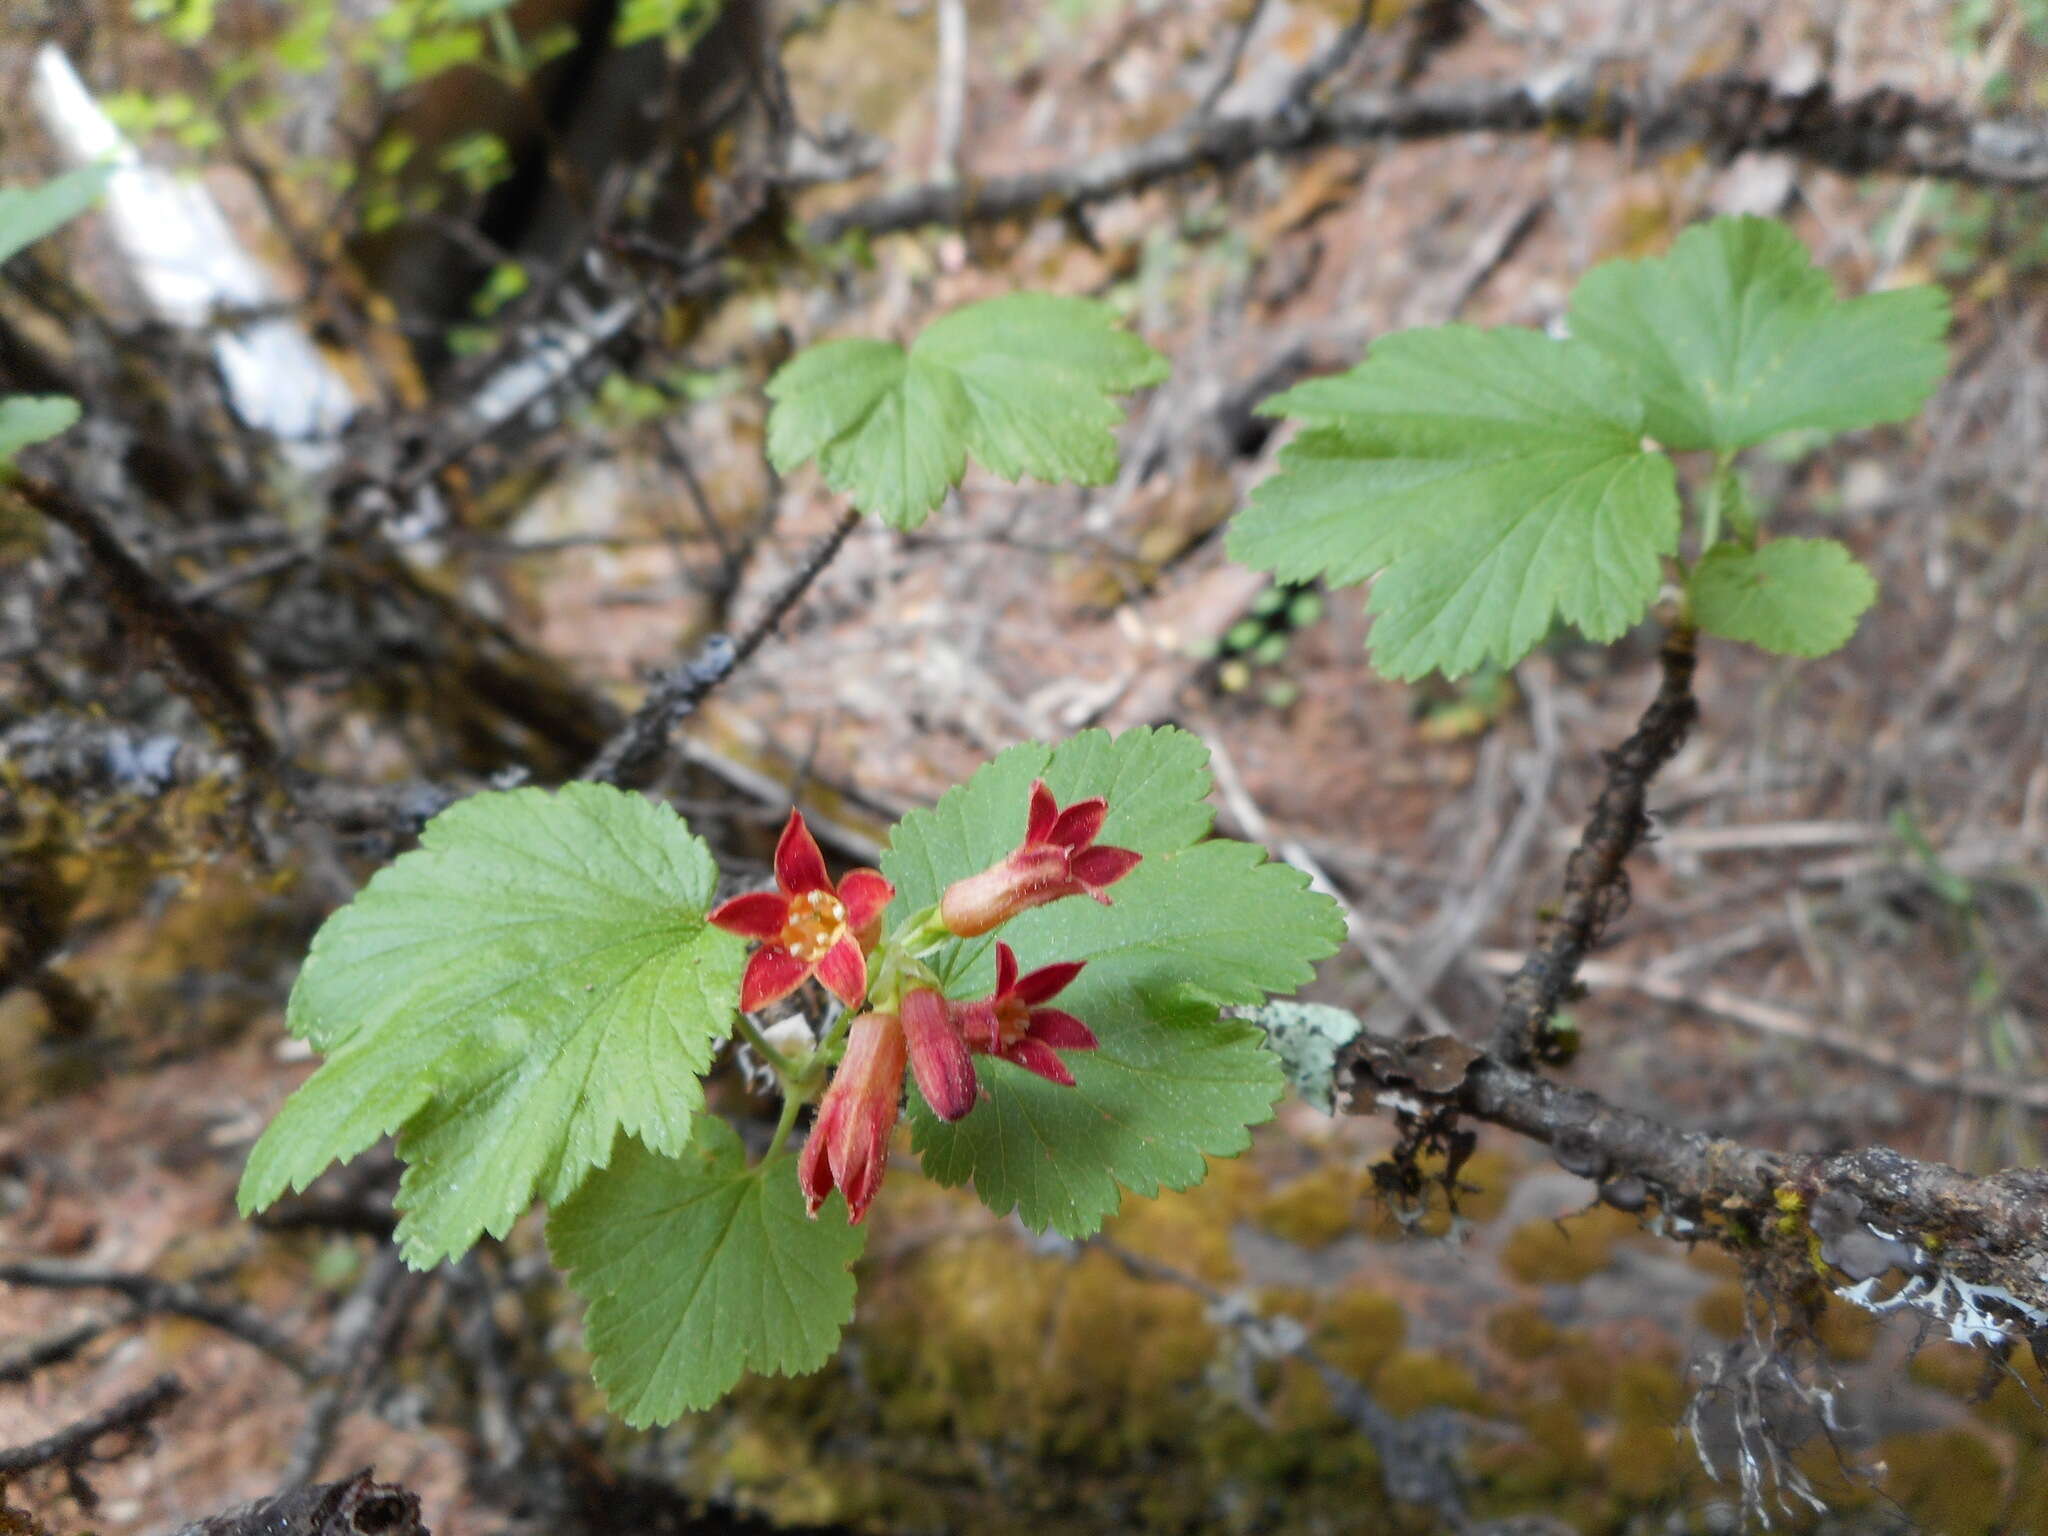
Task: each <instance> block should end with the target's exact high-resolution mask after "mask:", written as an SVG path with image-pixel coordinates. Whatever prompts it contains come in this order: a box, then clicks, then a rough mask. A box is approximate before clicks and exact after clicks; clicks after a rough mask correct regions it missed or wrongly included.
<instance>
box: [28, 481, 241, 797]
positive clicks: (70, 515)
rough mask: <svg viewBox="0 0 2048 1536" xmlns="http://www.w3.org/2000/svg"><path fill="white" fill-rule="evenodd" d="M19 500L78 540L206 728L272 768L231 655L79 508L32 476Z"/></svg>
mask: <svg viewBox="0 0 2048 1536" xmlns="http://www.w3.org/2000/svg"><path fill="white" fill-rule="evenodd" d="M12 489H13V491H14V493H15V494H16V495H18V496H19V497H21V499H22V500H23V501H25V502H27V503H28V504H29V505H30V506H31V507H34V508H35V509H36V511H38V512H40V513H41V514H42V515H43V516H44V517H46V518H48V519H49V520H50V521H51V522H53V523H55V524H56V525H57V526H58V527H60V528H62V529H64V530H65V532H67V533H69V534H70V535H71V536H72V537H73V538H75V539H77V540H78V542H79V544H80V546H81V547H82V548H83V549H84V551H85V555H86V560H87V562H88V563H89V564H90V565H91V567H92V570H93V574H94V575H95V576H97V577H98V578H99V582H100V585H101V586H102V588H104V589H105V591H106V593H107V596H108V599H109V600H110V601H111V602H112V604H113V606H114V610H115V612H117V613H118V614H119V615H120V616H121V620H122V622H123V623H125V624H126V625H127V626H128V627H129V628H130V629H131V630H132V631H133V632H135V633H136V634H138V635H140V636H142V637H143V638H144V639H146V640H147V641H148V642H149V643H150V645H151V647H152V648H153V649H154V650H155V652H156V654H157V659H158V661H159V662H160V663H161V664H162V666H163V668H164V671H165V674H166V675H167V676H168V677H169V678H170V680H171V683H172V685H173V686H174V687H176V689H177V690H178V692H179V693H181V694H183V695H184V696H185V698H186V699H187V700H188V701H190V703H191V704H192V706H193V708H195V709H196V710H198V711H199V716H200V718H201V719H202V720H204V721H205V722H206V724H207V727H208V728H209V729H210V730H211V731H212V732H213V733H214V734H215V735H216V736H217V737H219V738H220V741H221V743H222V744H223V745H224V746H226V747H227V748H228V749H229V750H230V751H233V752H235V753H237V754H239V755H240V756H241V758H242V759H243V761H244V762H246V763H248V764H249V765H250V767H252V768H257V769H264V768H269V767H271V766H272V765H274V764H275V763H276V761H277V748H276V746H275V745H274V744H273V743H272V741H271V739H270V733H269V731H267V730H265V729H264V726H263V721H262V719H261V718H260V717H259V715H258V714H257V709H256V697H255V695H254V693H252V692H251V691H250V688H249V684H248V681H247V679H245V678H244V677H243V676H242V669H241V665H240V663H239V662H237V661H236V659H235V655H234V652H233V651H232V650H230V649H229V647H228V645H227V644H226V642H225V641H224V640H222V639H221V637H220V636H219V635H218V634H216V633H215V632H214V631H213V630H212V629H211V628H209V627H208V626H206V625H205V624H203V623H202V622H201V621H200V620H199V619H198V618H196V617H195V616H194V615H193V613H192V612H191V610H190V609H189V608H188V607H187V606H186V605H185V604H184V603H182V602H180V601H179V600H178V598H177V597H176V595H175V594H173V593H172V591H171V589H170V588H169V587H167V586H166V585H165V584H164V583H163V582H161V581H160V580H158V579H157V577H156V576H155V575H154V574H153V573H152V572H151V571H150V570H149V569H148V567H146V566H144V565H143V564H142V562H141V561H139V560H137V559H136V558H135V557H134V556H133V555H131V554H129V553H128V547H127V546H126V545H125V544H123V543H122V542H121V540H120V538H119V537H118V536H117V535H116V534H115V533H114V531H113V530H112V529H111V528H109V527H108V526H107V524H106V522H105V521H104V520H103V519H102V518H101V517H100V515H99V514H98V513H97V512H95V511H94V510H93V509H92V508H91V507H89V506H87V505H86V504H85V502H84V501H82V500H80V499H79V498H78V497H76V496H73V495H72V494H71V493H70V492H69V491H67V490H65V489H63V488H62V487H61V486H58V485H54V484H52V483H51V482H50V481H47V480H39V479H37V478H35V477H34V476H32V475H19V476H17V477H16V478H15V479H14V481H13V485H12Z"/></svg>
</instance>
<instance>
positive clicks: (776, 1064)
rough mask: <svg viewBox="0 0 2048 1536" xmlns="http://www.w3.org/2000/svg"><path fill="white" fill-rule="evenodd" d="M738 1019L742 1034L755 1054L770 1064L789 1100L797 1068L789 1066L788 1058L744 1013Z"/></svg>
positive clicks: (784, 1095)
mask: <svg viewBox="0 0 2048 1536" xmlns="http://www.w3.org/2000/svg"><path fill="white" fill-rule="evenodd" d="M738 1017H739V1024H740V1034H741V1035H742V1036H744V1037H745V1038H746V1042H747V1044H748V1045H751V1046H752V1047H753V1048H754V1051H755V1053H756V1054H757V1055H759V1056H760V1058H761V1059H762V1060H763V1061H765V1062H767V1063H768V1066H769V1069H770V1070H771V1071H773V1072H774V1074H775V1081H776V1082H777V1083H778V1084H779V1085H780V1086H781V1088H782V1093H783V1097H784V1098H787V1097H788V1096H789V1091H790V1089H791V1088H792V1087H793V1086H795V1084H796V1076H797V1074H796V1068H794V1067H792V1066H791V1065H790V1064H789V1058H788V1057H787V1056H785V1055H783V1054H782V1052H780V1051H778V1050H777V1049H775V1047H774V1046H772V1045H770V1044H769V1043H768V1037H767V1036H766V1035H764V1034H762V1033H761V1031H760V1029H759V1028H758V1027H757V1026H756V1025H755V1023H754V1021H753V1020H752V1019H750V1018H748V1017H747V1016H746V1015H745V1014H744V1013H743V1014H740V1015H739V1016H738Z"/></svg>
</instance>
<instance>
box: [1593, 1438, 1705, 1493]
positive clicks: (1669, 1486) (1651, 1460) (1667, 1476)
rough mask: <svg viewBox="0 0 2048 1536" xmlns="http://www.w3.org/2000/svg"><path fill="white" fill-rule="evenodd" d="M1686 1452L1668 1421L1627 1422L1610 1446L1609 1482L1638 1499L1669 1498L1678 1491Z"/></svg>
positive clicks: (1608, 1449) (1608, 1462)
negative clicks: (1658, 1424)
mask: <svg viewBox="0 0 2048 1536" xmlns="http://www.w3.org/2000/svg"><path fill="white" fill-rule="evenodd" d="M1685 1454H1687V1452H1686V1448H1685V1447H1684V1445H1683V1444H1681V1443H1680V1441H1679V1438H1678V1435H1677V1433H1676V1432H1675V1431H1674V1430H1673V1429H1672V1428H1671V1426H1669V1425H1668V1424H1667V1425H1664V1426H1662V1427H1661V1428H1660V1427H1659V1426H1657V1425H1654V1424H1624V1425H1623V1426H1622V1427H1621V1428H1620V1429H1618V1430H1616V1431H1615V1434H1614V1438H1613V1440H1611V1441H1610V1442H1609V1443H1608V1446H1607V1484H1608V1486H1609V1487H1610V1488H1612V1489H1613V1490H1614V1491H1615V1493H1617V1494H1619V1495H1620V1496H1621V1497H1622V1498H1624V1499H1629V1500H1632V1501H1634V1502H1636V1503H1643V1504H1647V1503H1651V1502H1654V1501H1657V1500H1662V1499H1667V1498H1669V1497H1670V1496H1671V1495H1673V1494H1675V1493H1677V1492H1678V1491H1679V1488H1680V1484H1681V1473H1682V1472H1683V1470H1684V1466H1685V1463H1684V1461H1683V1460H1682V1459H1681V1458H1682V1457H1683V1456H1684V1455H1685Z"/></svg>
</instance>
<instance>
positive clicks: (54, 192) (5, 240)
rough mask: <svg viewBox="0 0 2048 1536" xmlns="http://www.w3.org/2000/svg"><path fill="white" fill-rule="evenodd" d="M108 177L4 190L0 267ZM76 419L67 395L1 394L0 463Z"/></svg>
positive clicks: (94, 173)
mask: <svg viewBox="0 0 2048 1536" xmlns="http://www.w3.org/2000/svg"><path fill="white" fill-rule="evenodd" d="M109 174H110V172H109V170H108V168H107V167H105V166H98V165H94V166H87V167H86V168H85V169H83V170H77V171H73V172H71V173H70V174H69V175H65V176H59V177H57V178H56V179H55V180H54V181H46V182H44V183H43V184H42V185H41V186H39V187H5V188H0V263H4V262H6V261H8V260H10V259H12V258H13V257H14V256H15V255H17V254H19V253H20V252H21V250H22V249H23V248H24V247H27V246H30V245H33V244H34V243H35V242H36V241H38V240H40V239H42V238H43V236H45V235H47V234H51V233H53V232H54V231H56V230H57V229H59V228H61V227H62V226H64V225H66V224H68V223H70V222H71V221H72V220H73V219H75V218H77V217H78V216H79V215H80V214H81V213H83V212H85V210H86V209H88V208H90V207H91V206H92V205H93V204H94V203H96V202H98V201H99V199H100V194H101V193H102V192H104V191H105V190H106V186H107V177H108V175H109ZM77 420H78V402H77V401H76V400H73V399H71V398H70V397H69V396H67V395H5V396H0V465H4V464H8V463H10V462H12V461H13V458H14V456H15V455H16V454H17V453H19V452H21V450H22V449H24V448H26V447H28V446H29V445H30V444H32V443H40V442H42V441H44V440H45V439H46V438H52V437H55V436H56V435H57V434H58V433H59V432H63V431H65V430H66V429H68V428H69V427H71V426H72V425H73V424H74V423H76V422H77Z"/></svg>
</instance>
